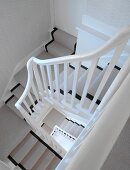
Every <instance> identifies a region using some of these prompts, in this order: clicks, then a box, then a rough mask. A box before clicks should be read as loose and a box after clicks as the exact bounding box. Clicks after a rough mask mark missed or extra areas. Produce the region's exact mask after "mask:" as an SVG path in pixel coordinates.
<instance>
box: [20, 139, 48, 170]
mask: <svg viewBox="0 0 130 170" xmlns="http://www.w3.org/2000/svg"><path fill="white" fill-rule="evenodd" d="M45 150H46V147H45V146H44V145H43V144H41V143H40V142H39V141H37V142H36V143H35V145H34V146H33V147H32V149H31V150H30V151H29V152H28V154H27V155H26V156H25V157H24V159H23V160H22V161H21V164H22V166H23V167H24V168H25V169H27V170H31V169H32V167H33V166H34V165H35V164H36V163H37V161H38V160H39V158H40V157H41V156H42V154H43V153H44V152H45Z"/></svg>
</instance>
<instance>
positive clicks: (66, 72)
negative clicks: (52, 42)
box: [64, 63, 68, 102]
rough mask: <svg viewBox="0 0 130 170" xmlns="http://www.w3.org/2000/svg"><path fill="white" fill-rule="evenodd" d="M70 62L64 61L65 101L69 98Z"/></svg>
mask: <svg viewBox="0 0 130 170" xmlns="http://www.w3.org/2000/svg"><path fill="white" fill-rule="evenodd" d="M67 80H68V63H64V102H66V99H67Z"/></svg>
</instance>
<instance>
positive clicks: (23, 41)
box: [0, 0, 50, 97]
mask: <svg viewBox="0 0 130 170" xmlns="http://www.w3.org/2000/svg"><path fill="white" fill-rule="evenodd" d="M49 2H50V1H48V0H21V1H20V0H6V1H5V0H0V97H1V95H2V93H3V91H4V89H5V87H6V85H7V83H8V81H9V78H10V76H11V73H12V72H13V69H14V67H15V66H16V65H17V63H18V62H19V61H20V60H21V59H22V58H24V57H25V56H27V55H28V54H29V53H31V52H32V51H33V50H34V49H35V48H37V47H38V46H40V45H41V44H42V43H43V42H44V41H46V40H47V39H48V37H49V34H48V29H49V28H50V11H49V9H50V6H49V5H50V4H49Z"/></svg>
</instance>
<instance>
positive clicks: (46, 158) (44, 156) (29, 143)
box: [8, 131, 61, 170]
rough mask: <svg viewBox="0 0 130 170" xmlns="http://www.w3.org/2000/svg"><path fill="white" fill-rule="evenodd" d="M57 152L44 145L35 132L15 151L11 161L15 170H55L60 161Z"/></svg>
mask: <svg viewBox="0 0 130 170" xmlns="http://www.w3.org/2000/svg"><path fill="white" fill-rule="evenodd" d="M57 156H58V155H57V154H56V152H55V151H54V150H53V149H52V148H50V147H49V146H48V145H47V144H45V143H44V141H42V140H41V139H40V138H39V137H38V136H37V135H36V134H35V133H34V132H32V131H31V132H30V133H28V134H27V135H26V136H25V138H24V139H23V140H22V141H21V142H20V143H19V144H18V145H17V146H16V147H15V148H14V149H13V151H12V152H11V153H10V155H9V157H8V158H9V159H10V160H11V161H12V162H13V163H14V164H15V165H16V167H15V169H16V170H17V169H26V170H46V169H48V170H49V168H50V170H54V169H55V167H56V166H57V165H58V164H59V162H60V159H61V158H59V156H58V157H57Z"/></svg>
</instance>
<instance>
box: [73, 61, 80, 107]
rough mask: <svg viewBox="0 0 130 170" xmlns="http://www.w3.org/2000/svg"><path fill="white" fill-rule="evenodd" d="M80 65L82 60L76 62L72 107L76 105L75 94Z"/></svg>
mask: <svg viewBox="0 0 130 170" xmlns="http://www.w3.org/2000/svg"><path fill="white" fill-rule="evenodd" d="M80 65H81V64H80V62H77V63H75V71H74V80H73V87H72V98H71V106H72V107H73V105H74V99H75V95H76V89H77V81H78V75H79V69H80Z"/></svg>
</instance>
